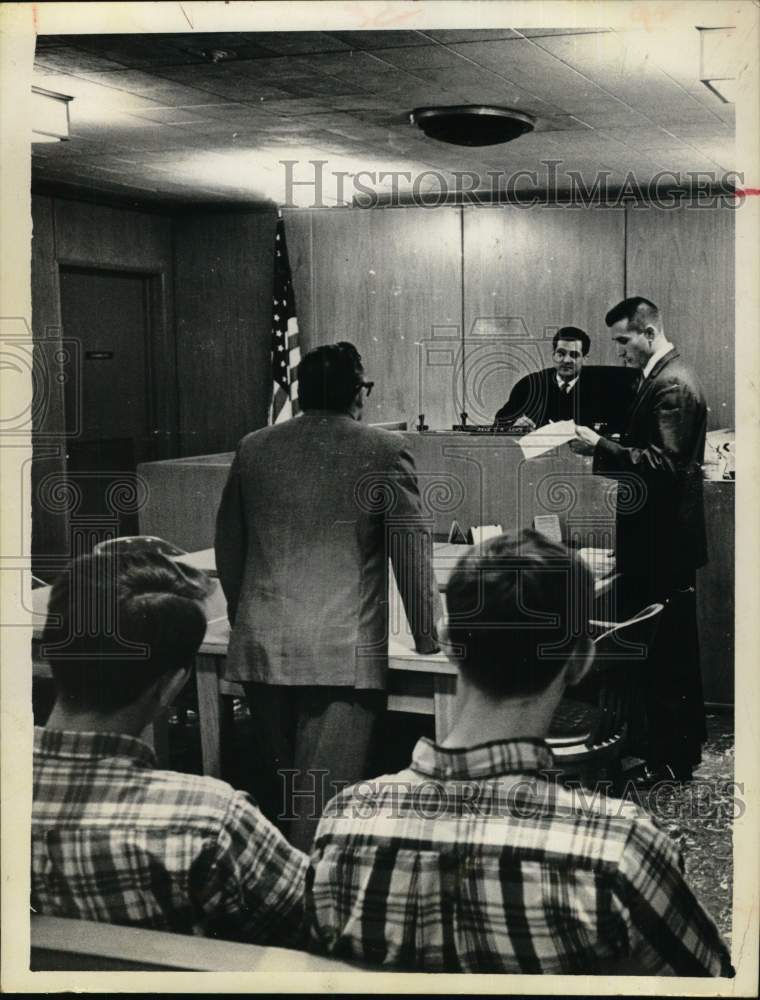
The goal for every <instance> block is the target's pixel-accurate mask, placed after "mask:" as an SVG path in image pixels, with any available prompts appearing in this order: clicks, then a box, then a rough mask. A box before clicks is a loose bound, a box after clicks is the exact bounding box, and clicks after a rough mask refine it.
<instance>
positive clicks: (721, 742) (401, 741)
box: [169, 702, 737, 944]
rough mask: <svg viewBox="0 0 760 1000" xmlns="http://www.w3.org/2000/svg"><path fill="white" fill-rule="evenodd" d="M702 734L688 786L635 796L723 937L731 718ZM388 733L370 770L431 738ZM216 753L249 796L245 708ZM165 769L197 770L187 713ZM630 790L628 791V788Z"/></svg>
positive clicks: (419, 722)
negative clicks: (670, 842) (678, 855)
mask: <svg viewBox="0 0 760 1000" xmlns="http://www.w3.org/2000/svg"><path fill="white" fill-rule="evenodd" d="M707 730H708V739H707V743H706V745H705V749H704V752H703V759H702V764H701V766H700V767H699V768H698V770H697V771H696V772H695V776H694V781H693V782H692V783H691V784H689V785H662V786H660V788H658V789H657V791H656V792H652V793H639V796H638V801H639V802H640V804H641V805H642V806H643V807H644V808H645V809H646V810H647V811H648V812H649V813H651V815H652V816H653V817H654V818H655V819H656V820H657V821H658V823H659V825H660V826H661V828H662V829H664V830H666V831H667V833H668V834H669V835H670V836H671V837H672V838H673V839H674V840H675V841H676V843H677V844H678V845H679V847H680V848H681V850H682V852H683V855H684V861H685V865H686V873H687V877H688V880H689V883H690V885H691V886H692V888H693V890H694V892H695V893H696V895H697V897H698V898H699V899H700V901H701V902H702V904H703V905H704V906H705V907H706V908H707V909H708V910H709V912H710V913H711V914H712V916H713V918H714V919H715V922H716V923H717V925H718V927H719V929H720V931H721V933H722V935H723V937H724V938H725V940H726V941H727V942H728V943H729V944H730V941H731V893H732V877H733V856H732V833H731V828H732V817H733V815H734V810H735V808H736V806H737V804H736V803H735V802H734V800H733V797H732V788H731V782H732V781H733V779H734V729H733V716H732V715H730V714H728V713H718V712H710V713H708V717H707ZM388 732H389V734H391V733H392V739H388V740H386V741H385V746H384V747H382V748H381V749H380V752H379V755H378V760H377V761H376V767H375V773H377V774H381V773H389V772H393V771H398V770H401V769H402V768H403V767H405V766H406V765H407V764H408V762H409V758H410V755H411V750H412V747H413V746H414V743H415V741H416V739H417V737H418V736H419V735H421V733H423V732H424V733H425V734H426V735H429V736H431V737H432V735H433V733H432V719H431V718H425V717H421V716H408V715H407V716H404V715H399V714H397V713H389V716H388ZM224 742H225V750H224V755H223V769H224V775H223V776H224V778H225V779H226V780H227V781H229V782H230V783H231V784H233V785H234V786H235V787H237V788H244V789H246V790H248V791H250V792H251V793H252V794H253V795H254V797H255V786H256V773H255V768H254V767H253V766H251V763H250V762H251V761H252V760H253V758H254V757H255V755H254V753H253V750H252V745H253V744H252V733H251V720H250V716H249V715H248V712H247V710H246V708H245V707H244V706H243V705H242V704H240V703H238V702H236V703H235V709H234V725H233V727H232V733H231V734H228V737H227V739H226V740H225V741H224ZM169 752H170V758H171V764H172V767H175V768H176V769H177V770H182V771H196V772H198V773H200V771H201V754H200V740H199V735H198V725H197V716H196V715H195V713H194V712H193V711H192V710H189V711H188V712H187V721H186V722H185V723H184V724H183V725H181V724H179V723H178V722H177V721H176V718H175V719H174V720H173V723H172V725H171V726H170V729H169ZM632 794H635V793H632Z"/></svg>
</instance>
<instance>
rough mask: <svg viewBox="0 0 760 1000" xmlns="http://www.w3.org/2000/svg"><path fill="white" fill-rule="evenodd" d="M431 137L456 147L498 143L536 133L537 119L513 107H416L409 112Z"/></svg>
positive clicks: (413, 122) (410, 117) (412, 118)
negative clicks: (534, 130) (534, 131)
mask: <svg viewBox="0 0 760 1000" xmlns="http://www.w3.org/2000/svg"><path fill="white" fill-rule="evenodd" d="M409 120H410V122H412V124H414V125H417V126H418V128H421V129H422V131H423V132H424V133H425V135H426V136H427V137H428V138H429V139H437V140H438V141H439V142H449V143H451V144H452V145H454V146H495V145H497V143H500V142H511V141H512V140H513V139H517V138H518V137H519V136H521V135H525V133H526V132H532V131H533V129H534V127H535V119H534V118H533V117H532V116H531V115H526V114H524V113H523V112H522V111H513V110H512V109H511V108H494V107H488V106H487V105H484V104H472V105H468V104H456V105H454V106H453V107H448V108H415V109H414V111H412V112H411V113H410V115H409Z"/></svg>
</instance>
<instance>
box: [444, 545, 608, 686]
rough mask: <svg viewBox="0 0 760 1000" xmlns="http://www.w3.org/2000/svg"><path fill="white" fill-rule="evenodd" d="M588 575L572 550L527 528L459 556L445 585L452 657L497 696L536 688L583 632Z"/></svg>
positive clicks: (588, 602) (476, 682) (590, 594)
mask: <svg viewBox="0 0 760 1000" xmlns="http://www.w3.org/2000/svg"><path fill="white" fill-rule="evenodd" d="M593 597H594V581H593V577H592V575H591V573H590V571H589V570H588V569H587V568H586V566H585V565H584V563H583V562H582V561H581V559H580V558H579V556H578V555H577V554H576V553H575V552H573V551H572V550H571V549H568V548H566V546H564V545H562V544H557V543H556V542H552V541H549V539H547V538H545V537H544V536H543V535H540V534H538V533H537V532H535V531H532V530H527V529H525V530H523V531H520V532H509V533H507V534H504V535H500V536H499V537H498V538H493V539H490V540H489V541H487V542H484V543H482V544H481V545H479V546H478V547H477V548H475V549H474V550H473V551H472V552H469V553H467V554H466V555H464V556H462V558H461V559H460V560H459V562H458V563H457V565H456V567H455V569H454V571H453V573H452V574H451V577H450V578H449V581H448V584H447V586H446V602H447V625H448V633H449V641H450V643H451V645H452V647H453V652H452V655H453V656H454V657H455V658H456V659H457V660H458V663H459V668H460V670H461V672H462V674H463V676H465V677H466V678H467V679H468V680H469V681H470V682H471V683H472V684H473V685H474V686H475V687H477V688H479V689H480V690H482V691H484V692H486V693H487V694H491V695H495V696H497V697H510V696H519V695H530V694H537V693H538V692H540V691H543V690H544V689H545V688H546V687H547V686H548V685H549V684H550V683H551V681H552V680H554V678H555V677H556V676H557V674H558V673H559V672H560V670H561V669H562V667H563V666H564V664H565V663H566V662H567V661H568V659H569V658H570V657H571V656H572V655H573V652H574V650H575V647H576V645H577V642H578V640H579V639H581V638H583V637H586V636H588V634H589V625H588V620H589V615H590V613H591V608H592V602H593Z"/></svg>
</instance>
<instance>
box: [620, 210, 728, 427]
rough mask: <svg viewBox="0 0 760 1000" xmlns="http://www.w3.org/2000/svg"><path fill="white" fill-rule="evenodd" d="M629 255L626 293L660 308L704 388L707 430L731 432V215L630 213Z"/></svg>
mask: <svg viewBox="0 0 760 1000" xmlns="http://www.w3.org/2000/svg"><path fill="white" fill-rule="evenodd" d="M626 253H627V294H628V295H643V296H645V297H646V298H648V299H651V300H652V301H653V302H655V303H656V304H657V305H658V306H659V308H660V309H661V311H662V316H663V322H664V326H665V333H666V334H667V336H668V338H669V339H670V340H672V341H673V343H674V344H675V345H676V346H677V347H678V349H679V351H680V352H681V355H682V356H683V358H684V359H685V360H686V361H687V362H689V364H691V365H693V367H694V369H695V370H696V372H697V373H698V375H699V378H700V380H701V382H702V385H703V386H704V390H705V395H706V397H707V403H708V406H709V408H710V414H709V424H708V427H709V428H710V429H712V428H717V427H733V426H734V214H733V211H732V210H731V209H730V208H703V207H696V206H688V205H684V206H681V207H680V208H677V209H669V210H665V209H658V208H653V207H646V208H644V207H641V208H629V209H628V224H627V239H626Z"/></svg>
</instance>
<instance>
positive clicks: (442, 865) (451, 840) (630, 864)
mask: <svg viewBox="0 0 760 1000" xmlns="http://www.w3.org/2000/svg"><path fill="white" fill-rule="evenodd" d="M552 766H553V757H552V754H551V751H550V750H549V748H548V747H547V746H546V745H545V744H544V743H542V742H540V741H535V740H513V741H504V742H502V741H497V742H493V743H485V744H482V745H480V746H476V747H472V748H469V749H465V750H448V749H443V748H441V747H438V746H436V745H435V744H433V743H431V742H430V741H429V740H426V739H423V740H420V741H419V743H418V744H417V746H416V748H415V751H414V756H413V760H412V765H411V768H410V769H409V770H406V771H402V772H400V773H399V774H396V775H386V776H384V777H382V778H379V779H377V780H376V781H366V782H362V783H360V784H358V785H354V786H353V787H352V788H348V789H346V790H345V791H343V792H341V793H340V794H339V795H338V796H336V797H335V798H334V799H332V800H331V802H330V803H328V805H327V808H326V809H325V813H324V816H323V818H322V820H321V822H320V824H319V828H318V830H317V835H316V838H315V841H314V851H313V854H312V863H311V868H310V871H309V875H308V878H307V889H306V909H307V919H308V921H309V924H310V929H311V937H312V943H313V944H314V945H315V946H316V947H318V948H320V949H322V950H326V951H328V952H330V953H332V954H333V955H335V956H336V957H344V958H349V957H350V958H354V959H356V960H360V961H366V962H373V963H379V964H383V965H396V966H402V967H405V968H409V969H414V968H416V969H421V970H426V971H431V972H434V971H443V972H504V973H508V972H513V973H514V972H522V973H578V974H580V973H597V974H601V973H602V972H609V973H611V974H612V973H614V972H618V973H623V972H627V973H629V974H634V973H636V972H638V973H641V974H644V973H650V974H662V975H667V974H670V975H680V976H704V975H714V976H717V975H723V976H729V975H733V969H732V968H731V963H730V958H729V954H728V952H727V950H726V947H725V945H724V944H723V942H722V941H721V939H720V936H719V934H718V931H717V929H716V927H715V925H714V924H713V922H712V920H711V919H710V917H709V916H707V914H706V913H705V911H704V910H703V909H702V907H701V906H700V904H699V903H698V902H697V900H696V898H695V897H694V895H693V894H692V892H691V890H690V889H689V887H688V886H687V884H686V882H685V881H684V879H683V876H682V864H681V859H680V855H679V853H678V851H677V849H676V847H675V846H674V845H673V843H672V842H671V841H670V840H669V839H668V837H667V836H666V835H665V834H663V833H662V832H661V831H659V830H658V829H657V828H656V827H655V826H654V825H653V824H652V822H651V820H650V819H649V818H648V816H647V815H646V814H645V813H644V812H643V811H642V810H641V809H639V808H638V807H635V806H632V805H631V804H630V803H625V802H622V801H620V800H618V799H611V798H610V799H601V798H598V797H597V799H596V800H592V801H591V802H589V801H588V800H589V799H590V798H591V795H590V793H589V792H586V793H585V798H586V801H585V802H584V801H583V800H581V799H580V796H579V792H578V790H575V794H573V793H572V792H571V791H569V790H567V789H564V788H562V787H561V786H559V785H558V784H557V783H556V781H555V780H553V778H554V776H553V775H552V773H551V769H552ZM546 772H549V773H548V774H547V773H546ZM555 774H556V772H555Z"/></svg>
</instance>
